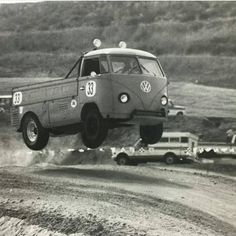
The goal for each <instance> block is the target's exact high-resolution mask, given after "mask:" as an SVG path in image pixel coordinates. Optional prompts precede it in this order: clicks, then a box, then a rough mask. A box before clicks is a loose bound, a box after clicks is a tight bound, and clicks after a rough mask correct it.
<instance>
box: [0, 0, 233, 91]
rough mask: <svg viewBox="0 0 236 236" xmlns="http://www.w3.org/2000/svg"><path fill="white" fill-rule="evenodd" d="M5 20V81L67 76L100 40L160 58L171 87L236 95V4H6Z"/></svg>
mask: <svg viewBox="0 0 236 236" xmlns="http://www.w3.org/2000/svg"><path fill="white" fill-rule="evenodd" d="M0 19H1V21H0V77H58V76H63V75H65V73H66V71H68V69H69V68H70V66H71V65H72V64H73V62H74V61H75V60H76V58H78V56H79V55H80V54H81V52H82V51H86V50H88V49H91V46H92V40H93V39H94V38H100V39H101V40H102V42H103V47H116V46H117V45H118V42H119V41H121V40H124V41H126V42H127V44H128V47H131V48H138V49H143V50H147V51H149V52H151V53H154V54H155V55H157V56H158V57H160V60H161V62H162V64H163V67H164V69H165V71H166V73H167V75H168V77H169V79H170V81H179V82H180V81H181V82H183V81H184V82H195V81H198V83H199V84H204V85H210V86H218V87H228V88H235V89H236V81H235V79H234V78H235V74H236V66H235V65H236V59H235V57H236V44H235V41H236V31H235V30H232V29H235V28H236V3H235V2H57V3H55V2H50V3H37V4H34V5H33V4H13V5H5V4H3V5H1V8H0Z"/></svg>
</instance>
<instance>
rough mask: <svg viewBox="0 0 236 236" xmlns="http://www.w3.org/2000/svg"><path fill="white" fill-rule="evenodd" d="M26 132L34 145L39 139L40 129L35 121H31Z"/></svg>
mask: <svg viewBox="0 0 236 236" xmlns="http://www.w3.org/2000/svg"><path fill="white" fill-rule="evenodd" d="M26 132H27V137H28V139H29V141H30V142H32V143H34V142H35V141H36V140H37V138H38V127H37V125H36V123H35V121H34V120H30V122H29V123H28V125H27V131H26Z"/></svg>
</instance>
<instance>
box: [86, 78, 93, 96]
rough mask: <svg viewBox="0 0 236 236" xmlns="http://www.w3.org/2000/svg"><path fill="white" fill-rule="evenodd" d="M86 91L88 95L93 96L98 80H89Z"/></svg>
mask: <svg viewBox="0 0 236 236" xmlns="http://www.w3.org/2000/svg"><path fill="white" fill-rule="evenodd" d="M85 92H86V96H87V97H93V96H94V95H95V94H96V82H95V81H92V80H90V81H88V82H87V83H86V87H85Z"/></svg>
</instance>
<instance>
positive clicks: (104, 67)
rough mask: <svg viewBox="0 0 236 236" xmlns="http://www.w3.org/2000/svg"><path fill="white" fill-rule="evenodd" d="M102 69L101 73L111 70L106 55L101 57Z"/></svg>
mask: <svg viewBox="0 0 236 236" xmlns="http://www.w3.org/2000/svg"><path fill="white" fill-rule="evenodd" d="M100 71H101V74H105V73H108V72H109V69H108V63H107V58H106V57H101V58H100Z"/></svg>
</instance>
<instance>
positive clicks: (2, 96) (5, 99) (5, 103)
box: [0, 91, 12, 113]
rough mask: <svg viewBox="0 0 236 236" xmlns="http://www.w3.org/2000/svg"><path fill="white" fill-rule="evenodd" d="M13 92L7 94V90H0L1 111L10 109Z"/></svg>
mask: <svg viewBox="0 0 236 236" xmlns="http://www.w3.org/2000/svg"><path fill="white" fill-rule="evenodd" d="M11 98H12V95H11V94H6V92H2V91H0V113H4V112H6V111H9V109H10V104H11Z"/></svg>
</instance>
